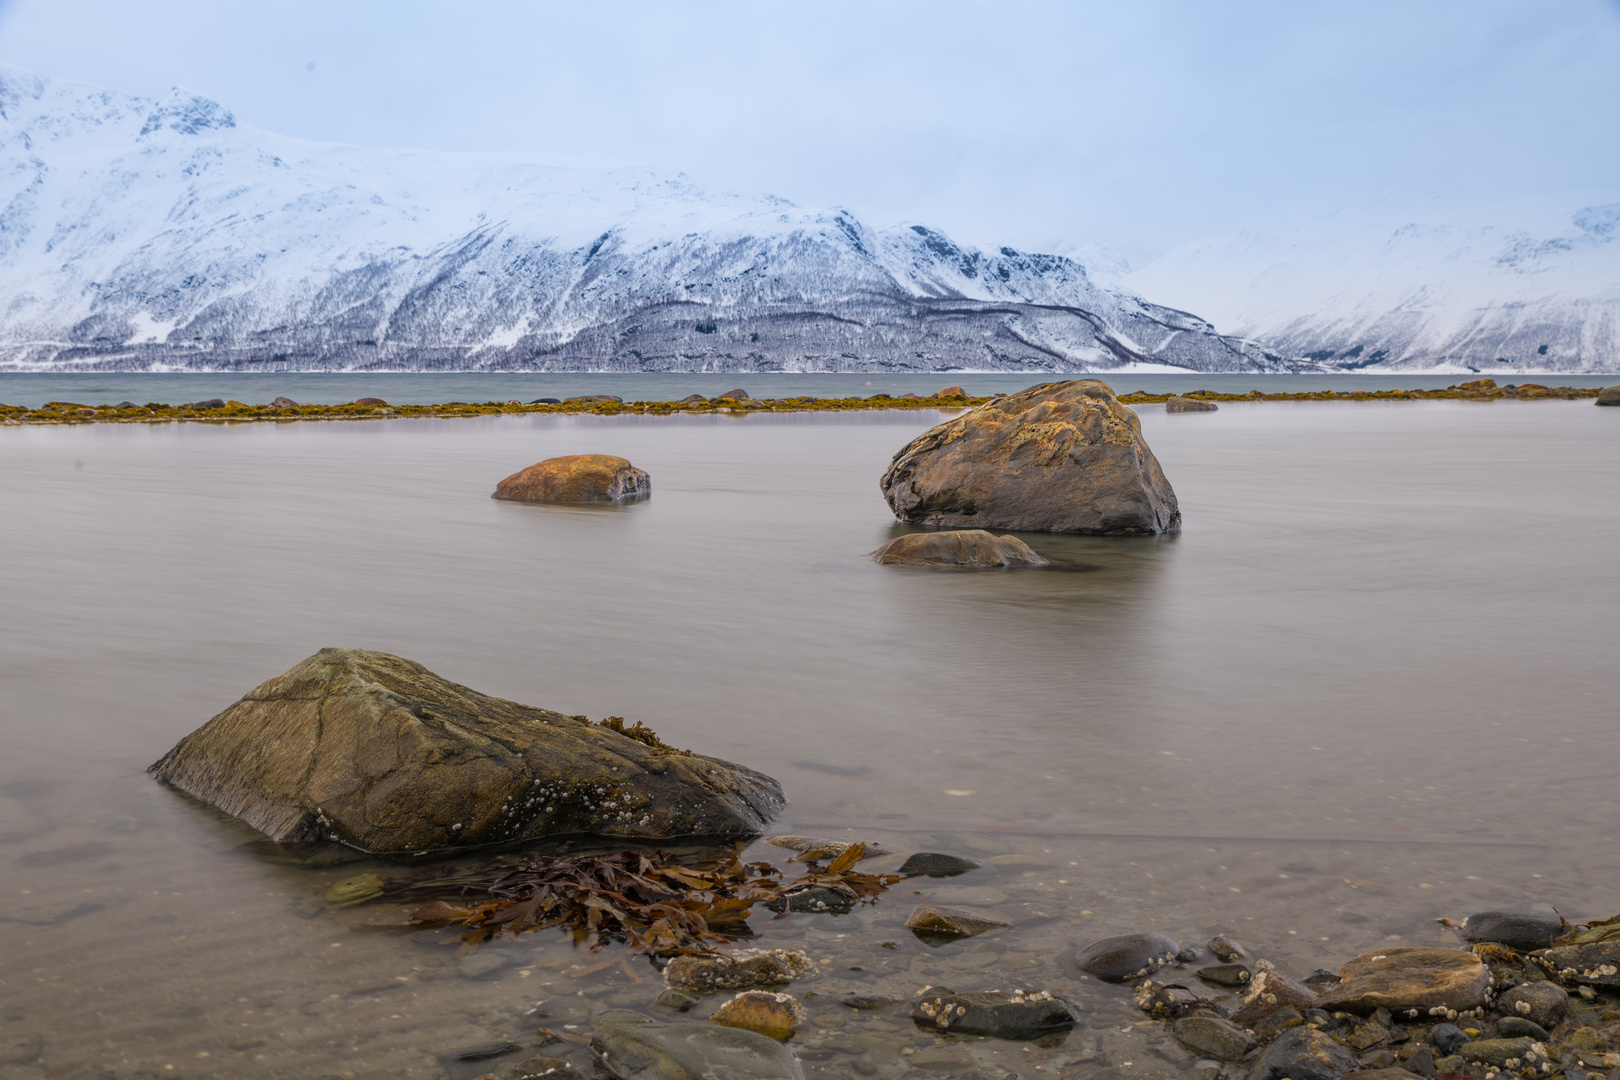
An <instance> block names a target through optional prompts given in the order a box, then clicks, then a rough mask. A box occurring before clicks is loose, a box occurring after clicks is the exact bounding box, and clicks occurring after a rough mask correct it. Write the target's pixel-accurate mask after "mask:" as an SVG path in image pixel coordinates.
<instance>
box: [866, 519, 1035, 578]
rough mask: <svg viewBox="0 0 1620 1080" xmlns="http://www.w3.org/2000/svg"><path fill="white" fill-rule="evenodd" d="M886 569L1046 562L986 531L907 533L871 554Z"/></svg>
mask: <svg viewBox="0 0 1620 1080" xmlns="http://www.w3.org/2000/svg"><path fill="white" fill-rule="evenodd" d="M872 560H873V561H874V562H877V563H880V564H882V565H884V566H946V567H956V568H963V569H991V568H998V569H999V568H1001V567H1014V566H1045V565H1047V561H1046V560H1045V559H1043V558H1041V557H1040V556H1039V555H1037V554H1035V552H1034V551H1033V550H1032V549H1031V548H1030V546H1029V545H1028V544H1026V543H1024V542H1023V541H1022V540H1020V539H1018V537H1016V536H996V535H995V534H994V533H990V532H986V531H985V530H983V529H954V530H951V531H949V532H933V533H907V534H906V535H905V536H897V537H895V538H894V539H893V540H890V541H889V542H888V543H887V544H884V545H883V546H882V547H880V548H878V549H877V550H876V551H874V552H872Z"/></svg>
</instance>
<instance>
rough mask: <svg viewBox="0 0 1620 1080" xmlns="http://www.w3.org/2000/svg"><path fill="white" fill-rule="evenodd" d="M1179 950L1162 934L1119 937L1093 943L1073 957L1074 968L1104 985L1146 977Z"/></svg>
mask: <svg viewBox="0 0 1620 1080" xmlns="http://www.w3.org/2000/svg"><path fill="white" fill-rule="evenodd" d="M1180 951H1181V946H1180V945H1178V944H1176V942H1174V941H1172V940H1171V939H1170V938H1167V937H1165V936H1164V935H1163V934H1121V935H1120V936H1118V937H1110V938H1103V939H1102V940H1101V941H1094V942H1092V943H1091V944H1090V945H1087V946H1086V947H1085V948H1083V949H1080V950H1079V951H1078V952H1076V953H1075V954H1074V957H1073V962H1074V966H1075V967H1077V968H1079V969H1080V970H1081V971H1084V972H1085V973H1086V974H1088V975H1091V976H1092V977H1094V978H1098V979H1102V980H1104V981H1105V982H1123V981H1124V980H1126V979H1134V978H1139V977H1141V976H1143V975H1150V974H1152V973H1153V972H1155V971H1157V970H1158V969H1159V968H1161V967H1163V966H1164V965H1165V964H1168V963H1169V962H1170V961H1171V960H1173V959H1174V958H1175V955H1176V953H1178V952H1180Z"/></svg>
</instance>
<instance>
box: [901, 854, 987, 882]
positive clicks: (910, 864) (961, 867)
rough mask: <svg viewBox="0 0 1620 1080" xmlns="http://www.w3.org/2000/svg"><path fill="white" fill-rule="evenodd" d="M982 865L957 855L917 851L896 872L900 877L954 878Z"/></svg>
mask: <svg viewBox="0 0 1620 1080" xmlns="http://www.w3.org/2000/svg"><path fill="white" fill-rule="evenodd" d="M983 865H984V864H983V863H980V862H977V861H975V860H973V859H964V858H962V857H961V856H958V855H941V854H938V853H937V852H932V851H919V852H917V853H916V854H914V855H910V856H907V858H906V861H905V862H903V863H901V864H900V869H899V870H898V871H896V872H897V873H898V874H900V875H901V876H902V877H955V876H956V875H958V874H965V873H967V872H968V871H969V870H977V869H978V868H979V867H981V866H983Z"/></svg>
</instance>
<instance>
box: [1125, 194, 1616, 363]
mask: <svg viewBox="0 0 1620 1080" xmlns="http://www.w3.org/2000/svg"><path fill="white" fill-rule="evenodd" d="M1122 281H1123V284H1124V286H1125V287H1127V288H1131V289H1137V290H1141V291H1145V292H1147V293H1148V294H1150V295H1152V296H1155V297H1158V298H1160V299H1162V300H1164V301H1166V302H1168V303H1172V304H1180V305H1187V306H1190V307H1191V308H1192V309H1193V310H1195V311H1198V312H1199V313H1201V314H1202V315H1204V316H1205V317H1206V318H1209V319H1210V320H1211V321H1213V322H1214V324H1215V325H1216V326H1217V327H1219V328H1220V329H1221V330H1222V331H1224V332H1227V333H1232V334H1238V335H1241V336H1243V337H1248V338H1257V339H1259V340H1262V341H1264V342H1266V344H1267V345H1268V346H1269V347H1270V348H1272V349H1273V350H1275V351H1276V352H1278V353H1281V354H1283V355H1286V356H1291V357H1305V358H1308V359H1312V360H1317V361H1319V362H1321V363H1323V364H1324V366H1326V367H1327V368H1328V369H1329V370H1335V369H1351V370H1357V369H1359V370H1372V371H1445V372H1458V373H1460V372H1465V371H1470V372H1483V373H1485V374H1493V373H1516V372H1565V373H1574V372H1583V371H1584V372H1608V371H1620V193H1617V196H1615V197H1611V198H1608V199H1598V200H1597V201H1595V202H1594V201H1593V200H1592V199H1590V198H1588V199H1586V200H1578V201H1571V200H1568V199H1538V200H1533V201H1525V202H1520V203H1514V204H1506V205H1496V206H1487V207H1479V208H1474V209H1471V210H1460V211H1450V212H1442V211H1428V212H1424V213H1422V214H1420V215H1410V216H1407V217H1405V218H1394V219H1391V218H1390V217H1389V216H1388V215H1378V216H1376V217H1375V216H1374V215H1372V214H1357V215H1354V218H1353V219H1352V220H1347V219H1346V216H1340V217H1335V218H1330V219H1327V220H1324V221H1321V222H1318V223H1316V224H1314V225H1310V226H1307V227H1304V228H1301V229H1297V230H1294V231H1291V232H1271V233H1267V232H1245V233H1239V234H1236V235H1232V236H1223V237H1216V238H1214V239H1210V240H1203V241H1200V242H1198V243H1194V244H1189V245H1187V246H1185V247H1182V248H1179V249H1177V250H1174V251H1171V252H1170V253H1168V254H1166V255H1163V256H1161V257H1160V258H1158V259H1156V260H1154V261H1153V262H1152V263H1149V264H1148V265H1147V266H1145V267H1143V268H1142V269H1140V270H1138V271H1136V272H1135V273H1132V274H1129V275H1127V276H1125V277H1124V278H1123V279H1122Z"/></svg>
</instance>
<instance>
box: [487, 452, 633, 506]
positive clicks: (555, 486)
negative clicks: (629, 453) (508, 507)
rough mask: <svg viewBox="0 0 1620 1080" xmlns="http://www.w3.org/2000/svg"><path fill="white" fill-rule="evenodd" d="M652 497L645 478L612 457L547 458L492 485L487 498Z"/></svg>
mask: <svg viewBox="0 0 1620 1080" xmlns="http://www.w3.org/2000/svg"><path fill="white" fill-rule="evenodd" d="M650 494H652V480H651V478H650V477H648V475H647V474H646V473H645V472H643V471H641V470H640V469H638V468H636V467H635V466H634V465H632V464H630V462H629V461H627V460H625V459H624V458H622V457H615V456H613V455H612V454H570V455H568V456H566V457H554V458H547V459H546V460H545V461H541V462H538V463H536V464H534V465H530V466H529V467H528V468H527V469H524V470H522V471H521V472H515V473H513V474H512V475H511V476H508V477H507V478H506V479H505V480H502V481H501V482H500V483H499V484H497V485H495V493H494V495H492V496H491V498H495V499H506V500H509V501H513V502H556V503H570V502H626V501H629V500H632V499H642V498H645V497H647V496H648V495H650Z"/></svg>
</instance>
